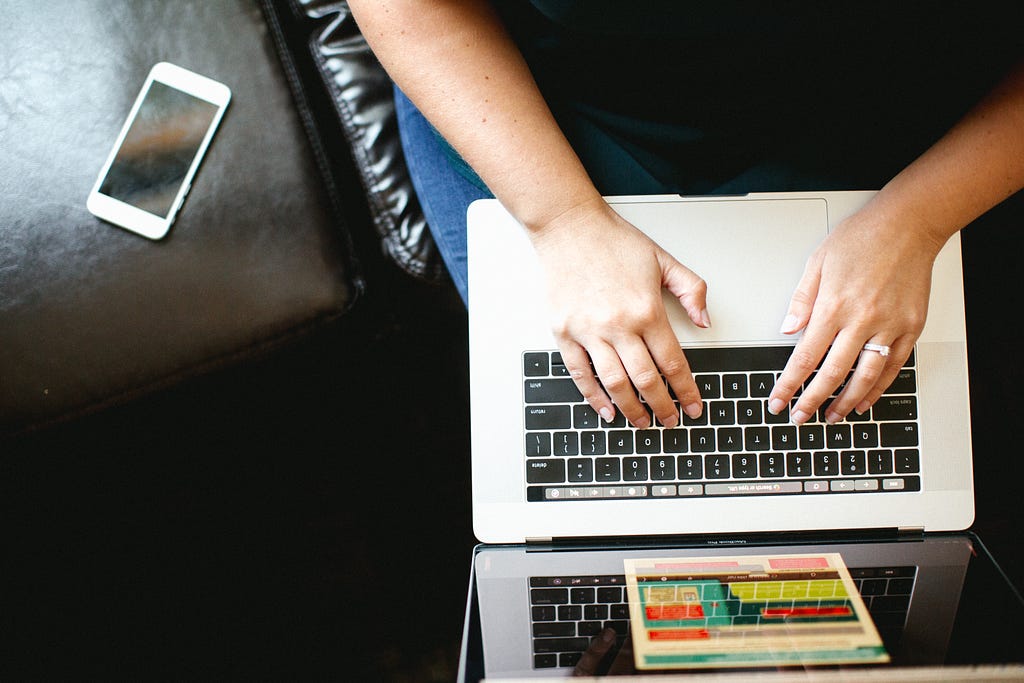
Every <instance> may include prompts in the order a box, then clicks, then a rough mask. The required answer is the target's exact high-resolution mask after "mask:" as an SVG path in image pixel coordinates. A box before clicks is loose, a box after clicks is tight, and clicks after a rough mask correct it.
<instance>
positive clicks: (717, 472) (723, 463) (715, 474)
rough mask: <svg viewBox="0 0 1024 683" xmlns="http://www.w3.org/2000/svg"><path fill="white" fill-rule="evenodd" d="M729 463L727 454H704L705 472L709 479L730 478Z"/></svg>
mask: <svg viewBox="0 0 1024 683" xmlns="http://www.w3.org/2000/svg"><path fill="white" fill-rule="evenodd" d="M729 465H730V463H729V456H727V455H706V456H704V472H705V476H706V477H707V478H708V479H728V478H729Z"/></svg>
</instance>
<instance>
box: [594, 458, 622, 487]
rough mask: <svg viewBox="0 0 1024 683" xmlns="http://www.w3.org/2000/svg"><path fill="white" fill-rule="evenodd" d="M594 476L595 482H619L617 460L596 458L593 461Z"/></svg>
mask: <svg viewBox="0 0 1024 683" xmlns="http://www.w3.org/2000/svg"><path fill="white" fill-rule="evenodd" d="M594 464H595V466H596V467H595V472H594V476H595V478H596V480H597V481H606V482H607V481H619V479H620V478H621V477H620V476H619V459H618V458H598V459H597V460H595V461H594Z"/></svg>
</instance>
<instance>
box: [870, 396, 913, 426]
mask: <svg viewBox="0 0 1024 683" xmlns="http://www.w3.org/2000/svg"><path fill="white" fill-rule="evenodd" d="M871 417H872V418H874V419H875V420H878V421H879V422H891V421H894V420H916V419H917V399H916V398H914V397H913V396H882V397H881V398H880V399H878V400H877V401H875V405H873V406H871Z"/></svg>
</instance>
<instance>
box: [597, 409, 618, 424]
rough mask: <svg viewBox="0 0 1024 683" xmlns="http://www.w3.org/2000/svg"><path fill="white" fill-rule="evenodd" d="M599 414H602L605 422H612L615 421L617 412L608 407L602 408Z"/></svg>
mask: <svg viewBox="0 0 1024 683" xmlns="http://www.w3.org/2000/svg"><path fill="white" fill-rule="evenodd" d="M598 412H600V413H601V417H602V418H604V421H605V422H611V421H612V420H614V419H615V411H614V410H612V409H611V408H609V407H608V406H605V407H604V408H601V410H600V411H598Z"/></svg>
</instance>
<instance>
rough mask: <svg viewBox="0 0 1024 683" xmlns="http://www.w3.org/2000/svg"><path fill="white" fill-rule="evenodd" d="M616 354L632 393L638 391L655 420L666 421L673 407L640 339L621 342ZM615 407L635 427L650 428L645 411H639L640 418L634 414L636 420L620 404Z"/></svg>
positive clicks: (659, 375)
mask: <svg viewBox="0 0 1024 683" xmlns="http://www.w3.org/2000/svg"><path fill="white" fill-rule="evenodd" d="M616 351H618V353H619V358H621V360H622V364H623V366H624V367H625V369H626V372H627V373H628V375H629V379H630V382H631V383H632V385H633V387H634V388H635V390H636V391H638V392H640V396H641V397H642V398H643V399H644V401H645V402H646V403H647V405H648V406H650V408H651V410H652V411H653V412H654V414H655V415H657V416H658V417H659V419H662V418H664V419H667V418H668V416H669V415H671V414H672V413H674V412H675V410H676V408H675V404H674V403H673V402H672V397H671V396H669V393H668V387H667V386H666V385H665V380H664V379H663V378H662V376H661V372H660V371H659V370H658V366H657V365H656V364H655V362H654V359H653V358H651V352H650V349H648V348H647V345H646V344H644V343H643V340H641V339H640V338H639V337H635V338H631V339H629V340H627V341H625V342H620V343H619V345H618V346H617V347H616ZM680 353H681V352H680ZM684 362H685V361H684ZM612 398H613V399H614V398H615V397H614V396H613V397H612ZM619 408H620V409H621V410H622V411H623V414H625V415H626V418H627V419H629V421H630V422H631V423H633V425H635V426H636V427H639V428H640V429H645V428H646V427H649V426H650V417H649V415H648V413H647V411H643V414H642V415H639V414H638V415H637V416H636V419H634V418H633V416H632V414H631V413H629V412H627V409H626V408H625V407H624V406H622V405H620V406H619ZM677 418H678V415H677ZM644 423H646V424H644Z"/></svg>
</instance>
